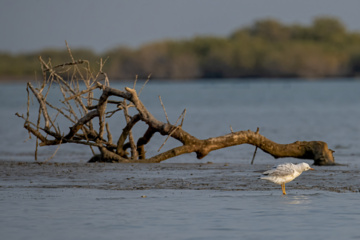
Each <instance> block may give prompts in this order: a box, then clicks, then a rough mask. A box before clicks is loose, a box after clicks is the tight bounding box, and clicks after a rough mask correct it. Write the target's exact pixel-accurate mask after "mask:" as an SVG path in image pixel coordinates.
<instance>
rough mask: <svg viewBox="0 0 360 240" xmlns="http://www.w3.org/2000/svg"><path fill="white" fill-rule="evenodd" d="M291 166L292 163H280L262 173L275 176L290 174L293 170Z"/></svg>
mask: <svg viewBox="0 0 360 240" xmlns="http://www.w3.org/2000/svg"><path fill="white" fill-rule="evenodd" d="M293 166H294V165H293V164H292V163H284V164H280V165H278V166H277V167H276V168H275V169H271V170H268V171H266V172H264V173H263V174H264V175H271V176H276V177H282V176H287V175H292V174H293V173H294V172H295V170H294V168H293Z"/></svg>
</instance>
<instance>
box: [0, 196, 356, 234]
mask: <svg viewBox="0 0 360 240" xmlns="http://www.w3.org/2000/svg"><path fill="white" fill-rule="evenodd" d="M0 193H1V197H0V201H1V207H2V208H3V209H6V211H2V214H1V215H2V216H1V220H0V230H1V234H2V237H4V238H5V239H54V240H56V239H59V240H63V239H265V238H271V239H276V238H277V239H286V238H287V239H299V240H300V239H359V238H360V232H359V228H358V226H359V223H360V208H359V207H357V206H358V200H359V196H358V194H344V193H342V194H340V193H329V192H320V193H318V192H314V191H303V192H298V193H297V194H293V195H287V196H282V195H279V194H273V193H272V192H261V191H260V192H251V191H248V192H239V191H206V190H205V191H201V190H200V191H199V190H197V191H194V190H145V191H144V190H141V191H112V190H91V189H17V190H16V191H14V190H12V189H0Z"/></svg>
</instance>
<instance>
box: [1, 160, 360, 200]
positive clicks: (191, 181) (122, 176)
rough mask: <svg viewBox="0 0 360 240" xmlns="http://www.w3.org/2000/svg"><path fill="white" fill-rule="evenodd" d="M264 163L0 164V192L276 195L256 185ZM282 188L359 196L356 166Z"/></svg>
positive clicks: (268, 186)
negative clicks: (178, 191) (81, 190)
mask: <svg viewBox="0 0 360 240" xmlns="http://www.w3.org/2000/svg"><path fill="white" fill-rule="evenodd" d="M271 167H272V165H267V164H254V165H249V164H220V163H214V164H213V163H207V164H203V163H201V164H196V163H189V164H183V163H181V164H180V163H179V164H178V163H161V164H123V163H114V164H112V163H46V164H41V165H39V164H38V163H36V162H15V161H0V176H1V180H0V188H87V189H105V190H106V189H108V190H144V189H188V190H222V191H274V190H278V191H279V193H281V187H280V186H279V185H276V184H273V183H271V182H268V181H264V180H260V179H258V177H259V176H260V174H261V172H262V171H265V170H267V169H269V168H271ZM314 168H315V169H316V170H315V171H308V172H304V173H303V174H302V175H301V176H299V177H298V178H297V179H295V180H294V181H292V182H290V183H288V184H286V189H287V192H288V193H289V192H291V191H296V190H310V189H311V190H319V191H329V192H339V193H343V192H359V191H360V178H359V173H360V169H359V167H357V166H323V167H320V166H315V167H314Z"/></svg>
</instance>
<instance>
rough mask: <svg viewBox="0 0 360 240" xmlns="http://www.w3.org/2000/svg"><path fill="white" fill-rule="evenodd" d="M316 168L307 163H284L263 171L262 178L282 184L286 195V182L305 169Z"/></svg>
mask: <svg viewBox="0 0 360 240" xmlns="http://www.w3.org/2000/svg"><path fill="white" fill-rule="evenodd" d="M307 170H314V169H313V168H311V167H310V166H309V164H307V163H304V162H303V163H299V164H292V163H283V164H280V165H278V166H277V167H276V168H274V169H271V170H268V171H266V172H263V175H264V176H262V177H260V179H265V180H268V181H270V182H273V183H276V184H280V185H281V189H282V192H283V194H284V195H286V191H285V183H288V182H291V181H292V180H294V179H295V178H297V177H298V176H300V174H301V173H302V172H304V171H307Z"/></svg>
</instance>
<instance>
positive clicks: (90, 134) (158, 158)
mask: <svg viewBox="0 0 360 240" xmlns="http://www.w3.org/2000/svg"><path fill="white" fill-rule="evenodd" d="M40 60H41V61H40V62H41V63H42V69H43V71H44V80H43V84H42V85H41V86H42V87H41V88H40V89H36V88H34V87H33V86H32V85H31V83H28V88H29V89H30V90H31V93H32V94H33V95H34V96H35V98H36V100H37V102H38V103H39V109H40V110H39V113H38V119H40V118H42V119H43V122H44V127H43V128H41V127H39V124H40V121H38V124H34V123H32V122H31V121H30V120H29V115H30V113H29V107H28V112H27V116H26V117H24V116H22V115H20V114H17V115H18V116H19V117H22V118H23V119H24V120H25V124H24V127H25V128H26V129H27V130H28V131H29V133H30V134H32V135H33V136H35V137H36V138H37V139H38V140H40V142H41V143H40V144H39V145H40V146H46V145H61V144H65V143H76V144H83V145H88V146H90V147H97V148H98V150H99V152H100V154H99V155H95V156H94V157H93V158H92V159H91V160H90V161H91V162H93V161H105V162H141V163H159V162H162V161H165V160H167V159H169V158H173V157H175V156H179V155H181V154H186V153H196V156H197V158H198V159H201V158H204V157H205V156H207V155H208V154H209V153H210V152H211V151H215V150H218V149H222V148H227V147H231V146H236V145H241V144H251V145H253V146H256V147H257V148H260V149H262V150H263V151H264V152H266V153H268V154H270V155H272V156H273V157H274V158H284V157H293V158H299V159H312V160H314V164H316V165H332V164H335V160H334V157H333V151H332V150H331V149H329V148H328V146H327V144H326V143H325V142H321V141H310V142H305V141H303V142H299V141H297V142H294V143H290V144H279V143H275V142H273V141H271V140H269V139H267V138H266V137H264V136H262V135H260V134H259V132H258V131H256V132H253V131H250V130H248V131H239V132H233V131H232V132H231V133H229V134H226V135H224V136H219V137H213V138H208V139H198V138H196V137H194V136H192V135H191V134H190V133H188V132H186V131H185V130H183V128H182V122H183V120H184V115H185V110H184V112H183V114H182V115H181V116H180V117H182V118H183V119H182V121H181V124H180V125H176V124H177V122H176V123H175V124H171V123H170V122H169V120H168V119H167V121H166V122H162V121H160V120H158V119H156V118H155V117H154V116H153V115H152V114H151V113H150V112H149V111H148V110H147V109H146V107H145V106H144V104H143V103H142V102H141V100H140V99H139V97H138V94H137V92H136V91H135V89H134V88H125V89H124V90H119V89H114V88H111V87H110V86H109V85H108V79H107V76H106V74H104V73H103V72H102V71H101V69H102V65H101V66H100V71H99V73H98V74H97V75H95V76H94V75H93V71H92V70H90V69H89V67H88V69H87V74H86V76H90V78H89V79H83V76H84V75H85V74H83V73H82V72H81V71H82V70H81V69H80V68H79V67H77V65H78V64H84V63H87V62H86V61H82V60H79V61H74V60H73V59H72V62H71V63H65V64H62V65H58V66H56V67H54V68H51V67H50V66H51V64H46V63H45V62H44V61H43V60H42V59H40ZM101 62H102V61H101ZM88 66H89V64H88ZM60 67H61V68H65V67H68V69H66V71H70V70H72V71H73V74H72V75H71V76H72V78H73V79H71V81H70V83H68V81H66V80H64V79H63V78H62V77H61V76H60V74H58V73H56V70H57V68H60ZM62 71H65V70H64V69H62ZM101 76H105V82H104V83H101V81H102V80H99V79H98V78H99V77H101ZM79 81H83V82H85V86H86V89H83V90H81V89H80V88H79V84H78V82H79ZM52 82H55V83H57V84H58V85H59V88H60V91H61V93H62V95H63V97H64V99H63V101H61V103H62V104H63V105H64V106H63V107H55V106H54V105H53V104H51V103H49V102H48V101H47V100H46V97H47V95H48V93H49V91H50V86H51V83H52ZM45 90H46V91H45ZM94 91H100V93H101V95H100V98H99V99H94V98H93V95H94V94H93V92H94ZM43 92H46V94H45V95H44V94H43ZM28 94H30V91H28ZM110 97H112V98H118V101H113V100H111V101H110V100H109V98H110ZM83 101H85V103H86V104H85V103H83ZM127 101H128V102H130V103H129V104H128V103H127ZM114 104H116V109H115V110H112V111H110V112H106V111H107V109H108V107H109V105H111V107H112V108H113V107H114ZM28 105H29V100H28ZM86 105H87V106H86ZM129 107H135V109H136V114H134V115H133V116H130V115H129V111H128V108H129ZM163 107H164V106H163ZM48 108H50V109H52V110H53V111H54V110H55V111H56V112H57V113H58V115H60V116H63V117H64V118H65V119H67V120H68V121H70V123H71V124H72V125H71V127H70V130H68V131H64V130H61V129H60V127H59V126H56V125H55V122H56V117H57V116H56V117H55V118H54V119H52V118H51V117H50V114H49V113H48ZM75 109H77V111H76V110H75ZM119 111H122V112H123V113H124V115H125V120H126V121H125V127H124V128H123V130H122V133H121V134H120V136H119V139H118V140H117V141H116V144H114V143H113V139H112V138H113V137H112V136H113V135H112V134H111V133H110V127H109V125H108V123H107V121H106V118H107V117H114V116H117V115H116V113H117V112H119ZM164 111H165V107H164ZM79 113H80V116H78V115H79ZM165 113H166V112H165ZM180 117H179V119H180ZM94 118H97V119H98V122H99V123H98V124H99V125H98V132H97V131H95V130H94V129H95V126H94V125H93V122H92V121H93V119H94ZM179 119H178V120H179ZM138 122H143V123H145V124H146V125H147V126H148V128H147V130H146V131H145V133H144V134H143V136H142V137H140V138H139V139H138V140H137V141H135V139H133V136H132V134H131V131H132V129H133V128H134V127H135V126H136V124H137V123H138ZM105 130H106V131H107V135H108V138H107V140H106V139H105V138H104V133H105ZM65 132H67V133H65ZM155 133H160V134H161V135H164V136H167V137H168V138H169V137H171V138H173V139H176V140H177V141H179V142H180V143H181V144H182V146H179V147H175V148H173V149H170V150H168V151H165V152H162V153H159V154H157V155H155V156H152V157H149V158H147V157H146V154H145V146H146V145H147V144H148V143H149V142H150V141H151V138H152V137H153V136H154V134H155ZM126 141H128V142H126ZM165 142H166V140H165ZM127 148H130V149H131V154H129V153H127V152H126V150H127ZM160 148H161V147H160ZM36 149H37V148H36ZM94 154H95V153H94Z"/></svg>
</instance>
